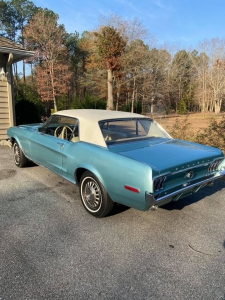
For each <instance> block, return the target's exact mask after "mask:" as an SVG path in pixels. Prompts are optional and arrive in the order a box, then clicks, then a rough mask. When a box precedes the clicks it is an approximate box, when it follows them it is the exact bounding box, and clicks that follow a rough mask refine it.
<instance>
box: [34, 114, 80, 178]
mask: <svg viewBox="0 0 225 300" xmlns="http://www.w3.org/2000/svg"><path fill="white" fill-rule="evenodd" d="M75 123H76V120H75V119H74V118H70V117H65V116H58V115H53V116H52V117H51V119H50V120H49V121H48V122H47V123H46V124H44V125H43V127H41V128H39V130H38V131H37V132H35V134H33V136H32V137H31V139H30V141H31V142H30V152H31V157H32V159H33V161H34V162H36V163H37V164H40V165H42V166H44V167H46V168H48V169H49V170H51V171H52V172H54V173H56V174H59V175H61V176H62V175H63V172H62V161H63V157H62V155H63V154H62V153H63V149H64V147H65V145H66V144H68V140H70V139H71V137H72V134H73V130H74V125H75ZM64 128H67V131H68V132H67V131H66V133H65V132H63V129H64ZM68 128H70V129H68ZM62 133H63V135H62ZM64 155H65V153H64Z"/></svg>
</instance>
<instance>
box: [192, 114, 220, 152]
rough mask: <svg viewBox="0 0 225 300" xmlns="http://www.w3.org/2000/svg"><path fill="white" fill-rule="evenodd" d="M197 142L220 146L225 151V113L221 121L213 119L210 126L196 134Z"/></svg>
mask: <svg viewBox="0 0 225 300" xmlns="http://www.w3.org/2000/svg"><path fill="white" fill-rule="evenodd" d="M196 142H198V143H201V144H204V145H208V146H212V147H216V148H220V149H221V150H222V151H223V152H224V153H225V115H224V116H223V117H222V120H221V121H219V122H217V121H216V120H214V119H211V121H210V123H209V125H208V127H207V128H205V129H204V130H200V131H199V132H198V134H197V135H196Z"/></svg>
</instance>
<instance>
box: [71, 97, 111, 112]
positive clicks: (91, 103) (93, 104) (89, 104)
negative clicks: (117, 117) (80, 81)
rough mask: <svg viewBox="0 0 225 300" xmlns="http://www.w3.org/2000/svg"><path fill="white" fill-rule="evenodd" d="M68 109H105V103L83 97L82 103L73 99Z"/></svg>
mask: <svg viewBox="0 0 225 300" xmlns="http://www.w3.org/2000/svg"><path fill="white" fill-rule="evenodd" d="M69 108H70V109H71V108H73V109H106V101H105V100H102V99H96V98H94V97H91V96H90V95H85V97H84V99H83V100H82V101H80V100H78V99H76V98H75V99H74V100H73V102H72V103H71V104H70V106H69Z"/></svg>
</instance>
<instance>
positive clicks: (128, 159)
mask: <svg viewBox="0 0 225 300" xmlns="http://www.w3.org/2000/svg"><path fill="white" fill-rule="evenodd" d="M7 134H8V137H9V138H8V140H9V141H10V143H11V145H12V147H13V157H14V162H15V164H16V166H18V167H20V168H21V167H24V166H25V165H26V164H27V162H28V160H31V161H33V162H34V163H36V164H38V165H41V166H43V167H45V168H47V169H49V170H51V171H52V172H54V173H55V174H57V175H59V176H61V177H63V178H65V179H67V180H69V181H71V182H72V183H76V184H77V185H78V186H79V191H80V198H81V201H82V204H83V206H84V208H85V209H86V210H87V211H88V212H89V213H90V214H91V215H93V216H95V217H105V216H107V215H108V214H110V212H111V211H112V209H113V206H114V203H120V204H123V205H126V206H129V207H133V208H136V209H139V210H148V209H150V208H153V209H155V208H157V207H158V206H161V205H164V204H166V203H169V202H171V201H177V200H179V199H181V198H183V197H185V196H187V195H190V194H193V193H196V192H197V191H199V190H200V189H201V188H203V187H205V186H207V185H212V183H213V181H214V180H215V179H218V178H220V177H222V176H224V175H225V159H224V155H223V153H222V151H221V150H219V149H216V148H212V147H208V146H204V145H200V144H195V143H190V142H187V141H182V140H177V139H173V138H172V137H171V136H170V135H169V134H168V133H167V132H166V131H165V130H164V129H163V128H162V127H161V126H160V125H159V124H157V123H156V122H155V121H154V120H152V119H151V118H148V117H145V116H142V115H139V114H133V113H126V112H119V111H106V110H94V109H90V110H88V109H77V110H75V109H71V110H64V111H59V112H57V113H55V114H53V115H52V116H51V117H50V118H49V119H48V120H47V121H46V122H45V123H44V124H43V123H42V124H31V125H20V126H17V127H10V128H9V129H8V131H7Z"/></svg>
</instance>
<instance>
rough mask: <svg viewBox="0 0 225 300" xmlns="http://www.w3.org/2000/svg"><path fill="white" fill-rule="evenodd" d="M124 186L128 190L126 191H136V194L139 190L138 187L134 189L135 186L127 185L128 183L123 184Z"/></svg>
mask: <svg viewBox="0 0 225 300" xmlns="http://www.w3.org/2000/svg"><path fill="white" fill-rule="evenodd" d="M124 188H125V189H126V190H128V191H131V192H133V193H137V194H138V193H139V192H140V191H139V190H138V189H136V188H134V187H132V186H129V185H125V186H124Z"/></svg>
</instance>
